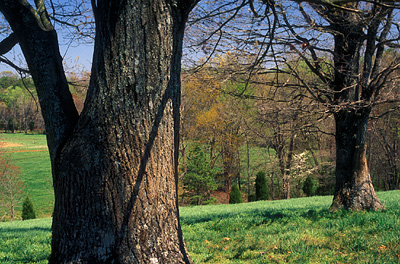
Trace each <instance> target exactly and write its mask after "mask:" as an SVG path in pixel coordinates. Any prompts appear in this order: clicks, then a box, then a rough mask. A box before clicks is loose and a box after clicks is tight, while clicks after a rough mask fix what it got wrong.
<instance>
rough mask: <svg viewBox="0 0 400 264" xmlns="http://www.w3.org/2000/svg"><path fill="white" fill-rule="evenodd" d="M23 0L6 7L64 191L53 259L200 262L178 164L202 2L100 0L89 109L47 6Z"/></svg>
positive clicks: (1, 5)
mask: <svg viewBox="0 0 400 264" xmlns="http://www.w3.org/2000/svg"><path fill="white" fill-rule="evenodd" d="M21 2H22V1H14V0H4V1H1V2H0V11H1V12H2V13H3V14H5V16H6V19H7V20H8V21H9V23H10V25H11V26H12V28H13V31H14V32H16V33H17V35H18V39H19V41H20V43H21V47H22V50H23V52H24V55H25V57H26V59H27V62H28V66H29V69H30V70H31V71H32V77H33V79H34V81H35V85H36V87H37V89H38V96H39V100H40V103H41V107H42V112H43V116H44V119H45V121H46V131H47V137H48V145H49V150H50V156H51V161H52V171H53V184H54V191H55V208H54V215H53V216H54V217H53V226H52V230H53V234H52V253H51V256H50V260H49V263H57V264H58V263H191V260H190V258H189V257H188V255H187V252H186V249H185V246H184V243H183V238H182V232H181V228H180V224H179V212H178V205H177V162H178V151H179V149H178V148H179V145H178V141H179V122H180V111H179V108H180V67H181V62H180V60H181V51H182V39H183V31H184V25H185V21H186V18H187V15H188V12H189V10H190V9H191V7H192V6H193V5H194V4H195V2H196V1H190V0H187V1H167V0H152V1H139V0H130V1H122V0H121V1H119V0H114V1H101V0H99V1H92V3H93V5H94V6H93V10H94V14H95V18H96V39H95V51H94V58H93V68H92V76H91V82H90V87H89V89H88V94H87V99H86V102H85V106H84V109H83V111H82V113H81V115H80V116H78V114H77V111H76V109H75V107H74V105H73V101H72V97H71V94H70V93H69V91H68V84H67V82H66V78H65V75H64V72H63V69H62V63H61V62H62V59H61V56H60V54H59V52H58V43H57V36H56V34H55V31H54V29H53V28H52V26H51V24H49V23H50V22H49V21H47V20H46V17H47V16H46V14H44V13H43V12H42V11H43V9H41V11H40V12H38V13H36V12H32V10H33V9H32V8H30V7H29V5H28V4H27V2H24V3H21ZM35 3H36V4H37V5H38V10H39V7H41V8H43V6H42V5H43V2H42V1H35ZM40 5H41V6H40ZM33 11H35V10H33ZM38 14H39V15H40V17H38Z"/></svg>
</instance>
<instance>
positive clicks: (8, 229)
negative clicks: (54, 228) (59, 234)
mask: <svg viewBox="0 0 400 264" xmlns="http://www.w3.org/2000/svg"><path fill="white" fill-rule="evenodd" d="M30 232H45V233H46V232H49V233H51V228H45V227H24V228H21V227H1V228H0V236H1V234H5V233H7V234H10V233H11V234H16V235H24V236H26V235H28V234H29V233H30Z"/></svg>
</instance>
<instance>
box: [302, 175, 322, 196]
mask: <svg viewBox="0 0 400 264" xmlns="http://www.w3.org/2000/svg"><path fill="white" fill-rule="evenodd" d="M318 187H319V183H318V180H317V179H315V178H314V177H313V176H311V175H310V176H308V177H307V179H306V180H305V181H304V184H303V192H304V193H305V194H306V195H307V196H308V197H310V196H314V195H315V193H316V192H317V189H318Z"/></svg>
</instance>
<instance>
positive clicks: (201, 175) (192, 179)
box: [182, 145, 217, 205]
mask: <svg viewBox="0 0 400 264" xmlns="http://www.w3.org/2000/svg"><path fill="white" fill-rule="evenodd" d="M214 175H215V171H214V170H212V169H211V168H210V162H209V160H208V158H207V156H206V154H205V153H204V151H203V150H202V149H201V147H200V146H199V145H194V146H193V147H192V149H191V150H190V151H189V154H188V158H187V172H186V174H185V175H184V177H183V179H182V183H183V185H184V189H185V191H186V192H187V193H188V194H189V195H190V197H191V200H192V202H191V203H192V204H194V203H196V204H198V205H200V204H202V202H203V201H205V200H208V198H209V196H210V192H211V191H213V190H215V189H217V184H216V183H215V180H214Z"/></svg>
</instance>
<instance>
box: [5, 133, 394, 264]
mask: <svg viewBox="0 0 400 264" xmlns="http://www.w3.org/2000/svg"><path fill="white" fill-rule="evenodd" d="M0 141H3V142H4V141H6V142H8V143H13V144H11V145H9V146H4V145H3V147H2V148H1V151H3V152H6V155H10V158H11V159H12V160H13V161H14V162H15V165H17V166H19V167H20V170H21V179H22V180H23V181H24V182H25V185H26V189H25V191H26V193H27V194H29V196H30V197H31V198H32V200H33V202H34V206H35V209H36V213H37V215H38V216H39V217H41V219H35V220H29V221H15V222H0V263H47V258H48V256H49V254H50V242H51V218H50V217H49V216H51V211H52V207H53V199H54V195H53V193H52V190H51V175H50V161H49V155H48V152H47V151H46V150H47V148H46V141H45V137H44V136H43V135H24V134H1V135H0ZM378 196H379V198H380V199H381V201H382V202H383V203H384V204H385V206H386V209H387V210H386V211H383V212H347V211H340V212H337V213H330V212H329V211H328V209H329V206H330V203H331V201H332V196H321V197H311V198H299V199H291V200H280V201H260V202H252V203H243V204H234V205H208V206H193V207H182V208H181V209H180V215H181V224H182V229H183V235H184V239H185V242H186V246H187V248H188V251H189V253H190V255H191V257H192V259H193V260H194V262H195V263H400V217H399V216H400V191H391V192H379V193H378ZM17 210H18V209H17ZM19 214H20V212H19Z"/></svg>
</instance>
